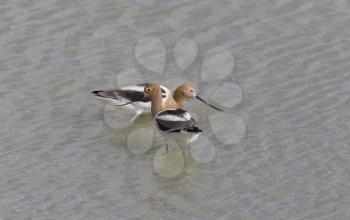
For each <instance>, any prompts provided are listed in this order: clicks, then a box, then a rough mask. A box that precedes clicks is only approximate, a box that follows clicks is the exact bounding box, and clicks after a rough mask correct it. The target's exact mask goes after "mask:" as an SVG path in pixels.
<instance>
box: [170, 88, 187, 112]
mask: <svg viewBox="0 0 350 220" xmlns="http://www.w3.org/2000/svg"><path fill="white" fill-rule="evenodd" d="M173 97H174V100H175V102H176V103H177V105H178V106H177V108H182V107H183V106H184V105H185V104H186V102H187V97H186V96H184V95H183V93H182V91H181V90H180V89H179V88H177V89H176V90H175V91H174V94H173Z"/></svg>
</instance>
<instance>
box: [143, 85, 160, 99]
mask: <svg viewBox="0 0 350 220" xmlns="http://www.w3.org/2000/svg"><path fill="white" fill-rule="evenodd" d="M160 91H161V88H160V86H159V84H156V83H146V85H145V88H144V94H145V97H153V96H155V95H157V94H158V93H159V92H160Z"/></svg>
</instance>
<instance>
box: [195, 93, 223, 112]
mask: <svg viewBox="0 0 350 220" xmlns="http://www.w3.org/2000/svg"><path fill="white" fill-rule="evenodd" d="M196 99H198V100H199V101H201V102H203V103H204V104H206V105H208V106H210V107H212V108H213V109H216V110H219V111H223V110H222V109H219V108H217V107H215V106H213V105H212V104H209V103H208V102H207V101H205V100H204V99H202V98H201V97H199V96H198V95H197V96H196Z"/></svg>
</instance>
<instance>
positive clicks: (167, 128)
mask: <svg viewBox="0 0 350 220" xmlns="http://www.w3.org/2000/svg"><path fill="white" fill-rule="evenodd" d="M155 122H156V124H157V126H158V128H159V129H160V130H161V131H164V132H168V133H169V132H194V133H200V132H202V130H201V129H199V128H198V125H197V122H196V121H195V120H194V119H193V118H192V117H191V115H190V114H189V113H188V112H187V111H185V110H182V109H167V110H164V111H161V112H159V113H158V114H157V115H156V117H155Z"/></svg>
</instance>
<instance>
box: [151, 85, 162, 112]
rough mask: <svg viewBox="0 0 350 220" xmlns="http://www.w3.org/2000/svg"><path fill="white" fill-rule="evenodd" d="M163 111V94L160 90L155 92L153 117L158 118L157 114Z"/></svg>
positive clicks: (152, 108)
mask: <svg viewBox="0 0 350 220" xmlns="http://www.w3.org/2000/svg"><path fill="white" fill-rule="evenodd" d="M162 110H163V106H162V93H161V91H160V89H158V90H157V91H155V95H154V96H152V106H151V111H152V115H153V117H154V116H156V114H157V113H158V112H160V111H162Z"/></svg>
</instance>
